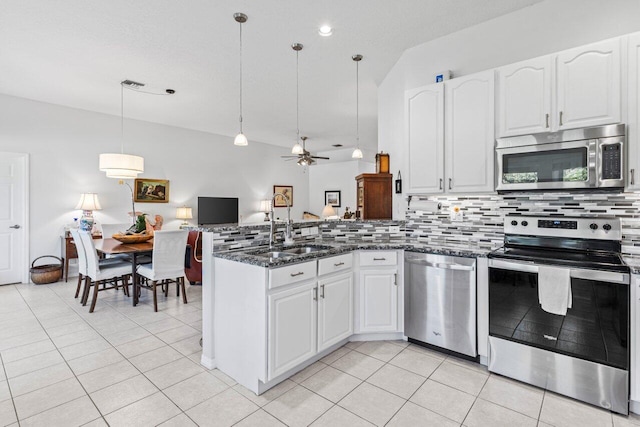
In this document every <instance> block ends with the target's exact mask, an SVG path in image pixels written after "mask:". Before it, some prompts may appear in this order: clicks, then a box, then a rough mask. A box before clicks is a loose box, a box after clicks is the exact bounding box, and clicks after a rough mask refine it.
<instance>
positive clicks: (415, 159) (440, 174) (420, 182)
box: [404, 83, 444, 194]
mask: <svg viewBox="0 0 640 427" xmlns="http://www.w3.org/2000/svg"><path fill="white" fill-rule="evenodd" d="M404 105H405V118H406V135H407V139H408V143H409V145H408V150H409V156H408V157H409V190H408V192H409V194H411V193H414V194H415V193H418V194H419V193H441V192H442V190H443V188H444V182H443V181H444V170H443V167H444V85H443V84H442V83H436V84H432V85H429V86H424V87H419V88H417V89H412V90H408V91H406V92H405V104H404Z"/></svg>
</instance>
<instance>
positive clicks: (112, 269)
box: [78, 231, 131, 313]
mask: <svg viewBox="0 0 640 427" xmlns="http://www.w3.org/2000/svg"><path fill="white" fill-rule="evenodd" d="M78 234H79V235H80V240H81V241H82V244H83V245H84V250H85V258H86V260H87V270H86V274H85V283H84V291H83V301H82V305H86V303H87V300H88V298H89V291H90V288H91V285H92V284H93V298H92V299H91V307H90V308H89V313H93V310H94V309H95V307H96V301H97V300H98V292H99V291H101V290H108V289H118V288H119V286H118V281H121V282H122V287H123V290H124V293H125V295H127V296H128V295H129V277H130V276H131V263H129V262H127V261H120V260H108V261H110V262H108V263H102V264H101V263H100V258H99V257H98V252H97V251H96V246H95V244H94V243H93V237H92V236H91V234H89V233H88V232H86V231H79V232H78ZM107 283H111V284H113V286H109V287H107V286H106V284H107ZM100 285H102V286H103V288H102V289H100Z"/></svg>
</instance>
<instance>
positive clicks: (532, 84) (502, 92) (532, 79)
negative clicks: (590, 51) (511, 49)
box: [496, 56, 553, 137]
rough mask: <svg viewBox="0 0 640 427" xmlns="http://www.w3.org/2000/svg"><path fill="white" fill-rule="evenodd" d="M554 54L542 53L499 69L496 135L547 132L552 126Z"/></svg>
mask: <svg viewBox="0 0 640 427" xmlns="http://www.w3.org/2000/svg"><path fill="white" fill-rule="evenodd" d="M552 72H553V57H552V56H543V57H540V58H535V59H531V60H528V61H523V62H518V63H516V64H511V65H507V66H505V67H502V68H500V69H498V91H497V97H498V99H497V100H496V102H497V111H498V123H497V125H498V135H499V136H501V137H505V136H514V135H525V134H531V133H539V132H547V131H549V130H550V128H551V116H552V109H551V87H552V86H551V80H552Z"/></svg>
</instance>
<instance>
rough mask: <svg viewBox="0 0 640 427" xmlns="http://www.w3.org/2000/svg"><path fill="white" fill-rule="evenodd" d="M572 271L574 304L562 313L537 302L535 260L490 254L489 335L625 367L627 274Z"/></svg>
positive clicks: (627, 332)
mask: <svg viewBox="0 0 640 427" xmlns="http://www.w3.org/2000/svg"><path fill="white" fill-rule="evenodd" d="M567 268H568V267H567ZM570 270H571V272H570V276H571V293H572V297H573V305H572V308H569V309H568V310H567V314H566V316H562V315H556V314H551V313H548V312H546V311H544V310H543V309H542V308H541V307H540V303H539V300H538V267H537V266H536V265H535V264H533V263H527V262H522V261H510V260H509V261H507V260H503V259H490V260H489V335H490V336H493V337H498V338H502V339H504V340H508V341H512V342H516V343H520V344H524V345H527V346H531V347H537V348H540V349H543V350H548V351H552V352H554V353H560V354H564V355H566V356H570V357H575V358H579V359H583V360H587V361H591V362H595V363H599V364H604V365H607V366H612V367H615V368H619V369H623V370H628V369H629V346H628V343H629V275H628V274H625V273H617V272H608V271H600V270H586V269H573V268H571V269H570Z"/></svg>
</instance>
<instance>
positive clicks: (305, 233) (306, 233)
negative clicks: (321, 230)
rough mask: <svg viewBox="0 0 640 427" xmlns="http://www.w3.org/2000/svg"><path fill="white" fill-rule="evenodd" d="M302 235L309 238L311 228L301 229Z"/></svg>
mask: <svg viewBox="0 0 640 427" xmlns="http://www.w3.org/2000/svg"><path fill="white" fill-rule="evenodd" d="M300 234H302V235H303V236H308V235H309V227H305V228H301V229H300Z"/></svg>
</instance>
